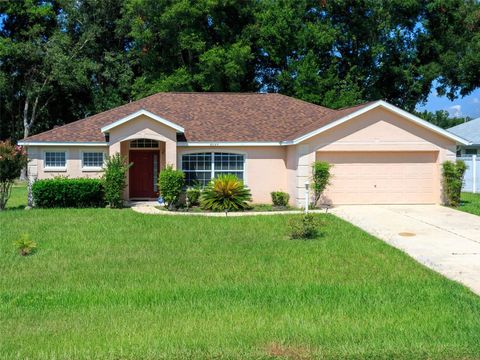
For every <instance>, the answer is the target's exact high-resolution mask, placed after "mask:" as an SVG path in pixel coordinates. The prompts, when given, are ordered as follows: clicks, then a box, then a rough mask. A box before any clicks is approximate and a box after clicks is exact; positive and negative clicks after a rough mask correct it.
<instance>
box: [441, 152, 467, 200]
mask: <svg viewBox="0 0 480 360" xmlns="http://www.w3.org/2000/svg"><path fill="white" fill-rule="evenodd" d="M466 170H467V165H465V162H464V161H462V160H457V161H456V162H452V161H445V162H444V163H443V164H442V175H443V189H444V193H445V203H446V205H448V206H452V207H458V206H459V205H460V197H461V194H462V186H463V176H464V175H465V171H466Z"/></svg>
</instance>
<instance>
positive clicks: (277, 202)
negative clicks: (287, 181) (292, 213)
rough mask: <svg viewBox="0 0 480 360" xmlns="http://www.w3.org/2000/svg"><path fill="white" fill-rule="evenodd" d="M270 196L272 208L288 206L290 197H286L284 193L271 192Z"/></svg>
mask: <svg viewBox="0 0 480 360" xmlns="http://www.w3.org/2000/svg"><path fill="white" fill-rule="evenodd" d="M270 195H271V196H272V203H273V205H274V206H288V201H289V200H290V195H288V194H287V193H286V192H283V191H272V192H271V193H270Z"/></svg>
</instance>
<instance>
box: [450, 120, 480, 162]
mask: <svg viewBox="0 0 480 360" xmlns="http://www.w3.org/2000/svg"><path fill="white" fill-rule="evenodd" d="M448 131H449V132H451V133H453V134H455V135H457V136H460V137H462V138H464V139H466V140H468V141H469V142H470V145H466V146H465V145H461V146H459V147H458V148H457V156H458V157H470V156H473V155H480V118H477V119H474V120H470V121H467V122H465V123H463V124H460V125H456V126H454V127H451V128H450V129H448Z"/></svg>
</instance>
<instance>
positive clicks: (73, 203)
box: [32, 178, 105, 208]
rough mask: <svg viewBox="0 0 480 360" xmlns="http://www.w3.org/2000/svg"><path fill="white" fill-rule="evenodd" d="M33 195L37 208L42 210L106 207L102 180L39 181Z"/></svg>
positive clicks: (34, 187) (62, 179) (55, 179)
mask: <svg viewBox="0 0 480 360" xmlns="http://www.w3.org/2000/svg"><path fill="white" fill-rule="evenodd" d="M32 194H33V201H34V204H35V206H37V207H42V208H54V207H57V208H64V207H74V208H85V207H103V206H105V193H104V190H103V186H102V183H101V181H100V179H67V178H54V179H48V180H38V181H36V182H35V183H34V184H33V186H32Z"/></svg>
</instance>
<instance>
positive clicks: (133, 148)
mask: <svg viewBox="0 0 480 360" xmlns="http://www.w3.org/2000/svg"><path fill="white" fill-rule="evenodd" d="M142 139H145V140H151V141H156V142H157V143H158V146H157V147H132V146H131V145H132V141H135V140H142ZM160 142H161V141H160V140H155V139H149V138H138V139H131V140H130V141H129V142H128V149H129V150H160Z"/></svg>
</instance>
